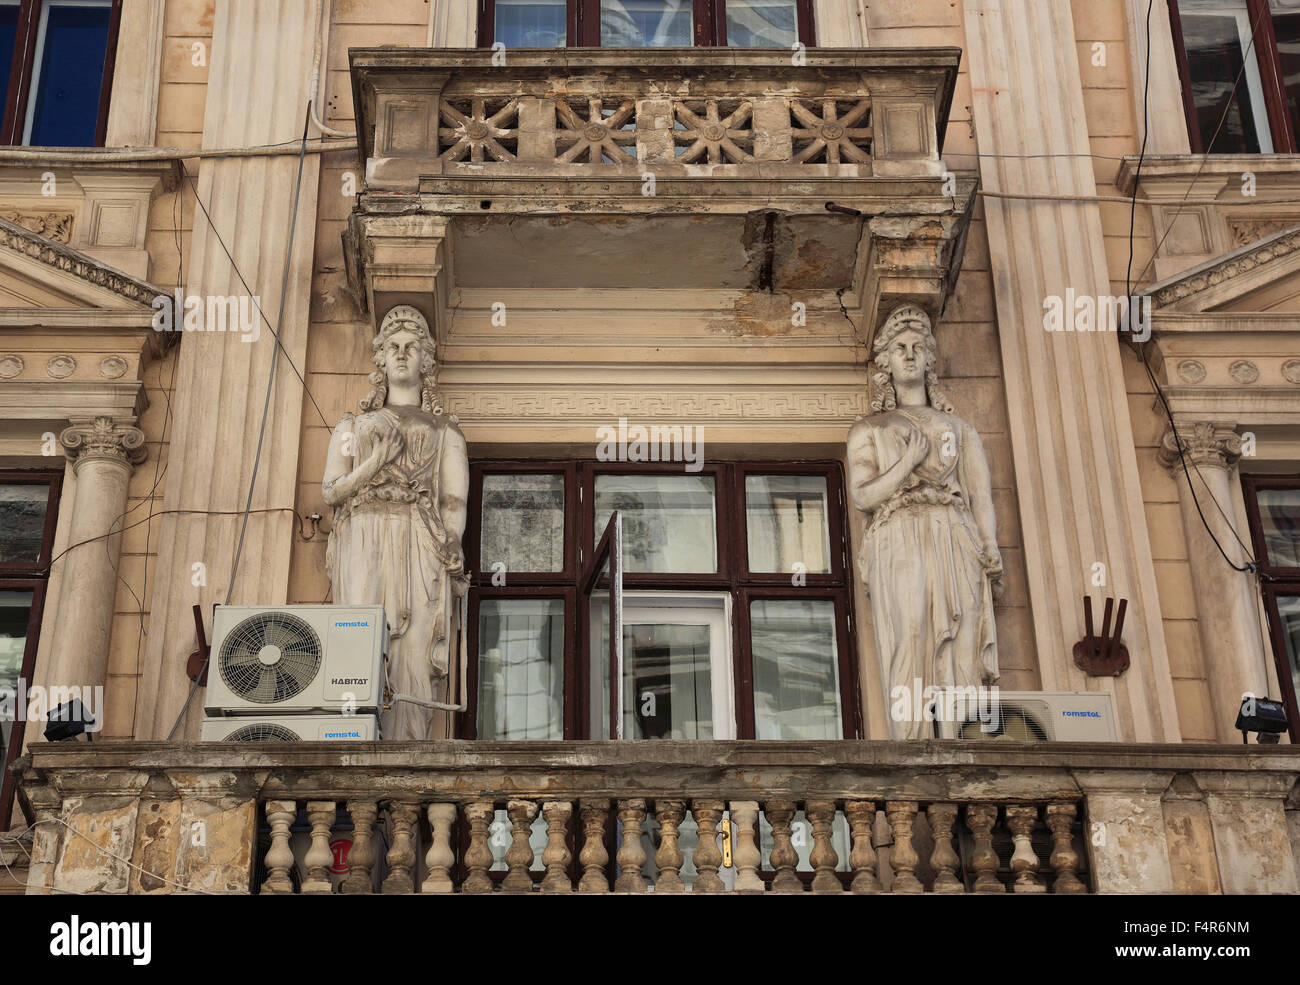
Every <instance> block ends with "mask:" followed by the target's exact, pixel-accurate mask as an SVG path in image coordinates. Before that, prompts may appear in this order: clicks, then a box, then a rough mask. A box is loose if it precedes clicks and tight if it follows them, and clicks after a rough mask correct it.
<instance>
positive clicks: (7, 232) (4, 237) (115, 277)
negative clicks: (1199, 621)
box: [0, 218, 164, 305]
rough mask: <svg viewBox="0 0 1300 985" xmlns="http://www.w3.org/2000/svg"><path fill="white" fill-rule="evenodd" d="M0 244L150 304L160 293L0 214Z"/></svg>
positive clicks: (152, 287) (149, 285) (154, 288)
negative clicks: (0, 216)
mask: <svg viewBox="0 0 1300 985" xmlns="http://www.w3.org/2000/svg"><path fill="white" fill-rule="evenodd" d="M0 248H6V249H10V250H13V251H15V252H17V253H21V254H23V255H24V256H28V257H31V258H32V259H33V260H38V261H40V262H41V263H43V264H46V265H47V266H49V267H52V268H53V269H55V270H61V271H63V272H65V273H69V274H72V275H73V276H74V277H76V278H78V279H80V280H84V281H86V282H87V283H89V284H95V285H96V286H98V287H103V288H107V289H108V290H110V291H113V292H114V293H115V294H120V295H121V296H122V297H124V298H127V299H128V300H131V301H135V302H138V303H139V304H143V305H151V304H152V303H153V300H154V298H156V297H158V296H159V295H161V294H163V293H164V292H163V291H161V290H160V289H159V288H157V287H154V286H153V285H152V284H149V283H147V282H146V281H143V280H140V279H138V278H136V277H132V276H131V275H130V274H125V273H123V272H122V271H120V270H115V269H114V268H112V267H109V266H107V265H106V264H104V263H102V262H100V261H99V260H96V259H95V258H94V257H92V256H89V255H87V254H85V253H82V252H80V251H79V250H74V249H73V248H72V247H71V246H67V245H65V244H63V243H57V242H55V241H54V240H51V239H48V238H46V237H45V236H42V235H41V234H39V233H36V232H33V231H32V230H30V229H27V228H26V227H24V226H20V225H18V224H17V223H13V222H9V221H8V220H6V219H3V218H0Z"/></svg>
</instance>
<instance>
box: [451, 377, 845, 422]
mask: <svg viewBox="0 0 1300 985" xmlns="http://www.w3.org/2000/svg"><path fill="white" fill-rule="evenodd" d="M443 399H444V401H445V403H446V408H447V411H448V413H452V414H455V415H457V416H458V417H459V418H460V419H461V420H462V421H464V422H465V423H468V424H473V423H479V422H490V421H493V420H497V419H505V420H516V419H526V420H529V421H574V420H591V421H607V420H610V419H612V418H618V417H627V418H629V419H632V418H637V419H644V420H669V421H688V420H690V421H699V420H705V421H725V422H730V421H735V422H737V423H752V422H754V421H763V422H767V423H772V422H781V421H789V422H799V423H813V424H830V423H837V422H852V421H853V420H854V419H856V418H857V417H859V416H860V415H862V414H865V413H866V412H867V396H866V393H865V388H862V387H845V388H843V389H826V388H818V389H817V390H816V391H814V392H809V393H799V392H796V391H793V390H790V389H782V390H779V391H766V392H764V391H760V392H751V393H736V392H734V391H727V392H712V393H711V392H709V391H707V390H703V391H702V390H698V389H694V390H686V389H682V390H670V389H666V388H658V389H653V390H650V389H640V390H625V389H623V390H617V391H609V390H600V389H584V390H556V389H549V388H528V389H514V388H510V389H493V388H491V387H471V386H466V387H464V388H462V387H460V386H454V385H444V386H443Z"/></svg>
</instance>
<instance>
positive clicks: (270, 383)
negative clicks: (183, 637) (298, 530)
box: [167, 105, 329, 742]
mask: <svg viewBox="0 0 1300 985" xmlns="http://www.w3.org/2000/svg"><path fill="white" fill-rule="evenodd" d="M310 128H311V107H310V105H309V106H308V107H307V110H306V112H305V113H304V114H303V122H302V150H301V152H300V153H299V154H298V174H297V177H296V179H295V185H294V191H293V206H292V208H291V210H290V216H289V238H288V241H287V242H286V243H285V250H284V270H283V273H282V274H281V278H280V309H279V313H278V314H277V315H276V324H277V326H278V327H277V328H272V329H271V334H272V335H274V336H275V341H276V344H277V348H275V349H272V350H271V367H270V370H269V371H268V373H267V378H266V397H265V400H264V401H263V404H262V422H261V424H260V425H259V427H258V433H257V449H256V450H255V451H254V453H253V474H252V476H251V477H250V478H249V482H248V499H247V501H246V502H245V504H244V515H243V521H242V523H241V524H240V528H239V540H238V542H237V543H236V545H235V559H234V563H233V564H232V565H231V569H230V582H229V584H228V585H227V586H226V601H225V604H226V605H229V604H230V600H231V598H232V597H234V594H235V579H236V577H237V576H238V575H239V561H240V558H241V556H242V555H243V551H244V536H245V534H246V533H247V531H248V518H249V516H250V514H251V512H252V507H253V492H254V490H255V489H256V487H257V473H258V469H259V468H260V466H261V464H262V445H263V443H264V441H265V438H266V424H267V420H268V419H269V417H270V413H271V394H272V393H273V391H274V383H275V367H276V364H277V363H278V362H279V356H280V351H281V350H283V349H284V344H283V343H282V342H281V341H280V332H279V328H283V327H284V306H285V302H286V300H287V298H288V295H289V269H290V266H291V262H292V260H293V244H294V236H295V234H296V232H297V229H298V203H299V200H300V198H301V196H302V172H303V165H304V163H305V162H306V160H307V134H308V132H309V130H310ZM194 191H195V196H196V198H197V196H198V188H197V186H196V187H195V190H194ZM206 212H207V210H206V209H204V213H205V214H206ZM209 222H211V220H210V219H209ZM213 230H214V232H215V226H214V227H213ZM218 240H220V236H218ZM221 245H222V249H225V243H222V244H221ZM226 256H227V257H229V258H230V264H231V266H232V267H234V270H235V274H236V275H237V276H238V277H239V280H240V282H241V283H244V286H245V290H248V291H249V294H250V295H251V294H252V291H251V289H249V288H248V285H247V283H246V282H245V281H244V275H243V274H242V273H240V271H239V267H238V265H237V264H236V263H235V258H234V257H233V256H231V255H230V252H229V251H228V250H227V251H226ZM257 309H258V311H259V312H262V306H261V305H258V306H257ZM262 319H263V321H265V320H266V315H265V313H262ZM267 327H268V328H270V322H267ZM285 358H286V359H289V364H290V365H291V366H292V365H293V361H292V359H290V357H289V354H288V352H287V351H286V352H285ZM294 372H295V373H296V372H297V369H296V367H295V369H294ZM298 378H299V379H300V380H302V376H301V374H299V376H298ZM302 385H303V389H304V390H307V381H306V380H302ZM307 395H308V396H309V397H311V391H310V390H307ZM311 400H312V403H313V404H315V403H316V399H315V397H311ZM316 412H317V413H318V414H320V416H321V420H322V421H324V420H325V415H324V414H323V413H321V410H320V406H319V405H317V406H316ZM328 426H329V425H328V424H326V427H328ZM294 515H295V516H296V515H297V511H296V510H295V511H294ZM208 662H209V658H205V659H204V661H203V666H202V667H200V668H199V672H198V674H196V675H195V677H194V680H193V681H191V682H190V690H189V694H188V695H186V697H185V703H184V704H183V705H181V710H180V714H178V715H177V716H176V721H175V722H173V723H172V727H171V730H170V731H168V733H167V741H168V742H170V741H171V739H172V736H174V735H175V734H176V730H177V729H178V728H180V724H181V722H182V721H183V720H184V718H185V715H186V713H187V712H188V711H189V708H190V704H191V703H192V702H193V701H194V695H195V694H196V693H198V689H199V681H201V680H203V675H204V673H206V672H207V669H208Z"/></svg>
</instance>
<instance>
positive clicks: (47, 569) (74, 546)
mask: <svg viewBox="0 0 1300 985" xmlns="http://www.w3.org/2000/svg"><path fill="white" fill-rule="evenodd" d="M286 510H287V511H288V512H290V513H292V514H293V515H294V516H297V515H298V511H297V509H295V508H294V507H292V506H268V507H266V508H264V509H257V510H252V511H251V512H253V513H283V512H285V511H286ZM178 514H188V515H192V516H243V515H244V511H243V510H158V511H157V512H156V513H150V514H149V515H148V516H147V517H145V518H144V519H143V520H136V521H135V523H128V524H127V525H126V526H124V527H123V528H122V529H121V530H113V531H110V532H109V533H106V534H96V535H95V536H94V537H87V538H86V539H85V540H79V541H77V542H76V543H75V544H70V545H68V546H67V547H65V548H64V549H63V550H61V551H59V553H58V554H56V555H54V557H52V558H50V563H49V564H47V565H46V566H45V567H44V568H41V569H40V570H39V571H37V572H36V574H37V575H39V576H41V577H45V576H46V575H48V574H49V573H50V569H51V568H53V567H54V564H55V562H57V561H58V560H60V559H61V558H62V557H64V556H65V555H67V554H69V553H71V552H72V551H75V550H76V549H77V548H78V547H84V546H85V545H86V544H93V543H94V542H95V541H97V540H104V539H105V538H108V537H116V536H117V535H118V534H121V533H125V532H126V531H128V530H133V529H135V528H136V527H138V526H140V524H142V523H148V522H149V521H150V520H152V519H153V518H154V517H156V516H174V515H178ZM299 529H301V524H299ZM304 539H306V538H304Z"/></svg>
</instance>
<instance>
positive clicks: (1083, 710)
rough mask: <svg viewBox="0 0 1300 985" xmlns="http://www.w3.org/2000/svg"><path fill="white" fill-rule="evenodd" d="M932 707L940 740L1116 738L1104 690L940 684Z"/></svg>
mask: <svg viewBox="0 0 1300 985" xmlns="http://www.w3.org/2000/svg"><path fill="white" fill-rule="evenodd" d="M972 692H975V693H972ZM933 708H934V734H935V736H936V737H937V738H940V739H973V740H989V739H1004V740H1008V741H1012V742H1114V741H1116V735H1115V707H1114V702H1112V701H1111V697H1110V695H1109V694H1106V693H1104V692H1100V691H1002V690H1000V689H997V688H983V689H978V690H977V689H970V688H940V689H938V694H937V695H936V696H935V700H934V705H933Z"/></svg>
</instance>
